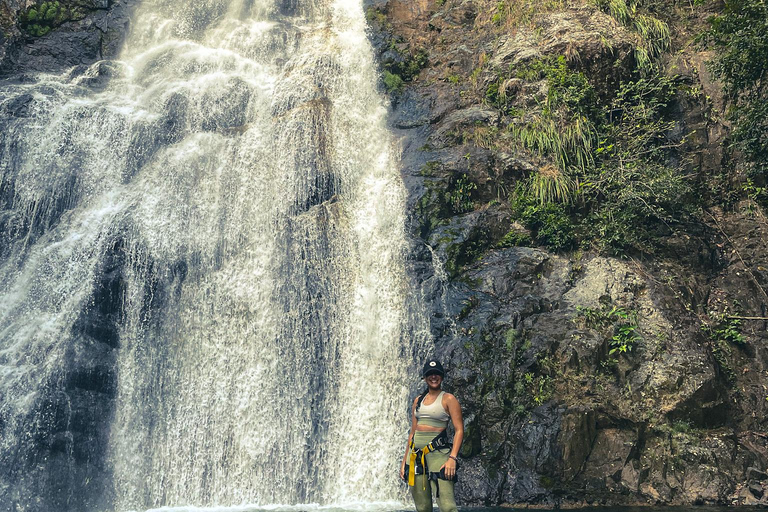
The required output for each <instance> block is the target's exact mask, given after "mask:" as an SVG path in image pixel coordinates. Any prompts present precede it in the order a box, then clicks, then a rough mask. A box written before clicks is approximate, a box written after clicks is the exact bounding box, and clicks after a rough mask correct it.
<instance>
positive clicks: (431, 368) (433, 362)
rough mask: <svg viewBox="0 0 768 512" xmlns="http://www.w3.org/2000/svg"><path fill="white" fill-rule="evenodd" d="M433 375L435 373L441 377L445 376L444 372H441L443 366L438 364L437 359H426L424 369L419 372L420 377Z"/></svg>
mask: <svg viewBox="0 0 768 512" xmlns="http://www.w3.org/2000/svg"><path fill="white" fill-rule="evenodd" d="M433 373H436V374H438V375H439V376H441V377H444V376H445V370H443V365H441V364H440V361H438V360H437V359H428V360H427V362H426V363H424V369H422V370H421V376H422V377H426V376H427V375H432V374H433Z"/></svg>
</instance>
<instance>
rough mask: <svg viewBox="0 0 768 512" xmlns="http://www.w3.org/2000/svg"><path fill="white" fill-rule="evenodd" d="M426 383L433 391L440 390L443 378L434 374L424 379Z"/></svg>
mask: <svg viewBox="0 0 768 512" xmlns="http://www.w3.org/2000/svg"><path fill="white" fill-rule="evenodd" d="M424 382H426V383H427V386H429V387H430V388H432V389H439V388H440V385H441V384H442V383H443V376H442V375H439V374H437V373H433V374H431V375H427V376H426V377H424Z"/></svg>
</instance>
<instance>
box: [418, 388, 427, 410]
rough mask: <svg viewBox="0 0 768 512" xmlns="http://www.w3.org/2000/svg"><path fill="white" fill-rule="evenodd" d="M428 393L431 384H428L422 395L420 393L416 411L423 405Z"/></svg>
mask: <svg viewBox="0 0 768 512" xmlns="http://www.w3.org/2000/svg"><path fill="white" fill-rule="evenodd" d="M427 393H429V386H427V388H426V389H425V390H424V392H423V393H422V394H421V395H419V401H418V402H416V409H415V410H416V411H418V410H419V407H421V402H423V401H424V397H425V396H427Z"/></svg>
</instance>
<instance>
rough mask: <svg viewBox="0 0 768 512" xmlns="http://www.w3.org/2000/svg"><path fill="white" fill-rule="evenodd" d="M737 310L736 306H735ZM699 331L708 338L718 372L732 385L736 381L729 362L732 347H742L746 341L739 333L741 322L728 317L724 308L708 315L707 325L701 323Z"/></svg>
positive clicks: (728, 314) (727, 311)
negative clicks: (719, 311) (720, 311)
mask: <svg viewBox="0 0 768 512" xmlns="http://www.w3.org/2000/svg"><path fill="white" fill-rule="evenodd" d="M736 308H737V310H738V304H736ZM701 330H702V331H704V333H705V334H706V335H707V337H708V338H709V340H710V342H711V343H712V344H711V350H712V356H713V357H714V359H715V361H716V362H717V366H718V368H719V369H720V372H721V373H722V374H723V375H724V376H725V379H726V380H727V381H728V382H729V383H730V384H733V383H734V382H735V381H736V373H735V372H734V370H733V366H732V364H731V362H730V360H731V356H732V355H733V350H732V349H731V347H732V346H733V345H744V344H746V342H747V340H746V338H744V335H743V334H742V333H741V320H740V319H738V318H735V317H734V316H732V315H730V313H729V309H728V308H726V309H725V310H724V311H723V312H722V313H710V314H709V323H702V325H701Z"/></svg>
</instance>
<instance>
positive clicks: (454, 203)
mask: <svg viewBox="0 0 768 512" xmlns="http://www.w3.org/2000/svg"><path fill="white" fill-rule="evenodd" d="M475 190H477V185H476V184H475V183H473V182H471V181H470V180H469V178H467V175H466V174H463V175H462V176H461V178H459V179H458V180H456V183H455V184H454V186H453V189H452V190H451V193H450V198H449V202H450V204H451V208H452V209H453V212H454V213H467V212H469V211H472V209H473V208H474V203H473V201H472V192H474V191H475Z"/></svg>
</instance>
